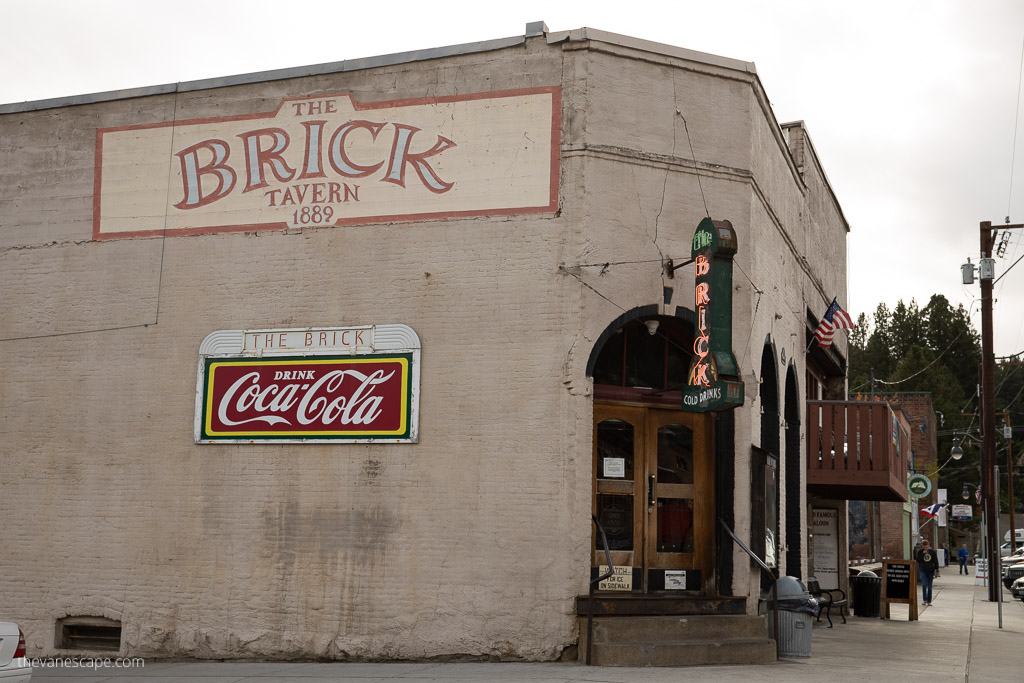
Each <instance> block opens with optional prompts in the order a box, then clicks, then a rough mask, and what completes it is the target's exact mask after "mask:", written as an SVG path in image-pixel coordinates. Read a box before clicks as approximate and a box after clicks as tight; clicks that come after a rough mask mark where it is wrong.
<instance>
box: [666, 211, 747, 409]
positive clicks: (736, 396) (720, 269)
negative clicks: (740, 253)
mask: <svg viewBox="0 0 1024 683" xmlns="http://www.w3.org/2000/svg"><path fill="white" fill-rule="evenodd" d="M736 241H737V240H736V231H735V230H733V227H732V223H730V222H729V221H716V220H712V219H711V218H704V219H703V220H701V222H700V223H699V224H698V225H697V230H696V231H695V232H694V233H693V243H692V246H691V250H690V256H691V257H692V259H693V263H694V266H693V268H694V271H693V275H694V340H693V361H692V362H691V364H690V372H689V375H688V377H687V380H686V385H685V386H683V388H682V392H681V393H682V399H683V405H682V408H683V410H686V411H690V412H700V413H702V412H706V411H709V410H728V409H730V408H735V407H736V406H740V405H743V382H741V381H740V379H739V366H738V365H737V363H736V357H735V356H734V355H733V353H732V260H733V256H734V255H735V254H736Z"/></svg>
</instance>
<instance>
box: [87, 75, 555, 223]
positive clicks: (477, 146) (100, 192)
mask: <svg viewBox="0 0 1024 683" xmlns="http://www.w3.org/2000/svg"><path fill="white" fill-rule="evenodd" d="M560 100H561V91H560V89H559V88H557V87H547V88H531V89H524V90H514V91H503V92H491V93H473V94H467V95H459V96H451V97H434V98H425V99H415V100H399V101H392V102H370V103H361V102H357V101H356V100H355V99H354V98H353V97H352V96H351V95H350V94H344V93H343V94H336V95H316V96H310V97H299V98H292V99H285V100H282V101H281V102H280V103H279V105H278V106H277V107H276V108H275V109H274V110H273V111H268V112H264V113H258V114H246V115H233V116H232V115H229V116H224V117H216V118H203V119H189V120H181V121H166V122H162V123H146V124H140V125H134V126H122V127H117V128H103V129H99V130H97V131H96V162H95V166H96V172H95V178H94V185H95V187H94V195H93V237H94V238H96V239H103V238H109V237H131V236H146V235H156V236H162V235H175V234H198V233H207V232H219V231H231V230H264V229H284V228H302V227H327V226H337V225H345V224H352V223H377V222H385V221H397V220H410V219H424V218H448V217H452V216H480V215H506V214H520V213H542V212H552V213H553V212H554V211H556V210H557V208H558V164H559V142H560V136H561V102H560Z"/></svg>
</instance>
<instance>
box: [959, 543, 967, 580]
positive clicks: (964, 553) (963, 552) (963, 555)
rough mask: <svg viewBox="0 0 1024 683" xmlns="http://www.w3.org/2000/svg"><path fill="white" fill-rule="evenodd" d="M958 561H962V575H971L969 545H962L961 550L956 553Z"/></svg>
mask: <svg viewBox="0 0 1024 683" xmlns="http://www.w3.org/2000/svg"><path fill="white" fill-rule="evenodd" d="M956 556H957V559H959V560H960V573H961V574H969V573H970V572H968V571H967V544H966V543H963V544H961V545H960V550H958V551H956Z"/></svg>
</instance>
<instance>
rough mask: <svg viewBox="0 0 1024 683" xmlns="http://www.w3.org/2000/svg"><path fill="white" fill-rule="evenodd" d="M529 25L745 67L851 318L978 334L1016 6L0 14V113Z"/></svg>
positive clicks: (266, 7)
mask: <svg viewBox="0 0 1024 683" xmlns="http://www.w3.org/2000/svg"><path fill="white" fill-rule="evenodd" d="M532 21H544V22H546V23H547V25H548V27H549V28H550V30H552V31H563V30H568V29H574V28H580V27H583V26H587V27H591V28H596V29H601V30H605V31H612V32H615V33H621V34H625V35H629V36H634V37H637V38H643V39H645V40H652V41H656V42H660V43H667V44H669V45H676V46H679V47H685V48H689V49H693V50H700V51H703V52H710V53H713V54H717V55H723V56H726V57H732V58H735V59H742V60H745V61H752V62H754V63H755V64H756V65H757V70H758V73H759V75H760V78H761V81H762V83H763V84H764V87H765V89H766V91H767V93H768V97H769V98H770V100H771V102H772V106H773V107H774V110H775V115H776V117H777V118H778V120H779V121H780V122H786V121H792V120H797V119H801V120H804V121H805V122H806V124H807V126H808V128H809V131H810V134H811V137H812V140H813V141H814V144H815V147H816V149H817V151H818V154H819V156H820V157H821V160H822V163H823V165H824V167H825V170H826V173H827V174H828V176H829V179H830V181H831V183H832V185H833V188H834V189H835V192H836V195H837V196H838V198H839V201H840V203H841V204H842V207H843V211H844V212H845V214H846V217H847V220H848V221H849V222H850V226H851V233H850V237H849V274H850V275H849V278H850V299H849V301H847V302H845V303H846V304H847V305H846V308H847V309H848V310H849V311H850V312H851V313H852V314H853V315H854V316H856V315H857V314H858V313H860V312H868V313H872V312H873V311H874V309H875V306H877V304H878V303H879V302H882V301H884V302H886V303H887V304H888V305H889V306H890V308H891V307H892V306H893V305H894V304H895V303H896V302H897V301H899V300H900V299H903V300H904V301H906V302H909V301H910V300H911V299H912V298H916V299H917V301H918V303H919V304H920V305H922V306H923V305H924V304H926V303H927V301H928V299H929V298H930V297H931V295H932V294H935V293H940V294H944V295H945V296H946V297H947V298H949V299H950V300H951V301H952V302H953V303H954V305H956V304H957V303H963V304H964V305H965V306H967V307H969V308H970V309H971V311H972V317H973V320H974V322H975V327H976V328H977V329H978V330H979V331H980V329H981V320H980V315H979V312H978V311H979V302H977V297H978V295H979V289H978V285H977V284H974V285H973V286H969V287H965V286H963V285H962V284H961V281H960V264H961V263H964V262H965V260H966V259H967V257H968V256H970V257H971V261H972V262H977V260H978V252H979V238H978V237H979V230H978V224H979V223H980V222H981V221H983V220H989V221H992V222H993V223H995V224H1002V223H1003V222H1004V220H1005V218H1006V216H1007V214H1009V217H1010V220H1011V222H1013V223H1024V130H1021V131H1020V132H1018V133H1017V134H1016V145H1015V144H1014V139H1015V121H1016V118H1017V112H1018V108H1019V104H1018V86H1019V81H1020V68H1021V49H1022V45H1024V1H1022V0H971V1H970V2H968V1H967V0H956V1H953V0H946V1H942V0H928V1H924V0H914V1H911V0H887V1H884V2H880V1H877V0H860V1H859V2H856V3H847V2H843V3H840V2H822V1H821V0H810V1H798V0H785V1H784V0H779V1H777V2H772V1H770V0H762V1H755V0H743V1H741V0H712V1H710V2H708V1H706V0H705V1H703V2H690V1H689V0H673V1H669V2H651V1H647V0H633V1H632V2H610V1H609V2H602V1H600V0H597V1H595V0H589V1H588V2H576V1H571V2H534V1H533V0H519V1H517V2H510V3H507V2H506V3H497V2H495V3H488V2H481V1H479V0H476V1H474V2H463V1H461V0H459V1H449V2H407V1H405V0H393V1H392V2H372V3H369V2H366V3H357V2H344V1H342V0H329V1H321V0H300V1H298V2H282V1H280V0H278V1H277V2H267V1H264V0H246V1H245V2H236V1H234V0H223V1H221V0H201V1H197V0H173V1H168V0H118V1H109V2H102V1H98V0H96V1H89V0H33V1H32V2H25V1H22V0H0V65H2V70H0V103H11V102H21V101H30V100H40V99H48V98H52V97H64V96H70V95H79V94H83V93H94V92H103V91H108V90H119V89H124V88H134V87H140V86H148V85H159V84H165V83H174V82H177V81H192V80H198V79H203V78H210V77H218V76H228V75H234V74H242V73H250V72H255V71H265V70H271V69H280V68H286V67H293V66H303V65H310V64H320V63H324V62H335V61H341V60H344V59H353V58H359V57H369V56H374V55H383V54H390V53H394V52H405V51H408V50H415V49H421V48H430V47H440V46H445V45H455V44H460V43H469V42H476V41H482V40H490V39H494V38H504V37H509V36H516V35H522V34H523V32H524V29H525V26H526V24H527V23H528V22H532ZM1020 125H1021V127H1022V128H1024V121H1022V122H1021V124H1020ZM1015 147H1016V153H1015V154H1014V148H1015ZM1011 172H1012V178H1013V180H1012V188H1011ZM1009 234H1010V236H1011V239H1010V242H1009V245H1008V247H1007V249H1006V257H1005V258H1002V259H997V262H996V276H997V277H998V276H1000V275H1002V274H1003V273H1004V272H1006V269H1007V268H1008V267H1009V266H1010V265H1011V264H1012V263H1013V262H1014V261H1016V260H1017V259H1018V258H1020V257H1021V256H1024V230H1018V231H1014V232H1010V233H1009ZM996 296H997V301H996V306H995V328H996V338H995V352H996V355H997V356H1001V355H1009V354H1011V353H1018V352H1021V351H1024V263H1022V264H1021V265H1019V266H1018V267H1016V268H1014V269H1013V270H1012V271H1010V272H1009V273H1008V274H1007V275H1006V277H1005V278H1003V279H1002V280H1001V281H999V283H998V284H997V285H996ZM823 312H824V311H822V313H823Z"/></svg>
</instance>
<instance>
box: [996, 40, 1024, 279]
mask: <svg viewBox="0 0 1024 683" xmlns="http://www.w3.org/2000/svg"><path fill="white" fill-rule="evenodd" d="M1022 80H1024V40H1022V41H1021V45H1020V71H1019V73H1018V75H1017V111H1016V115H1015V116H1014V119H1013V146H1012V147H1011V148H1010V149H1011V150H1012V151H1011V154H1010V193H1009V194H1010V196H1009V197H1008V198H1007V200H1006V222H1007V223H1009V222H1010V202H1011V200H1012V199H1013V167H1014V164H1015V162H1016V161H1017V124H1018V122H1019V121H1020V84H1021V81H1022ZM1014 265H1017V264H1014ZM1012 267H1013V266H1011V268H1012ZM1007 270H1009V269H1007ZM993 284H995V283H993Z"/></svg>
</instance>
